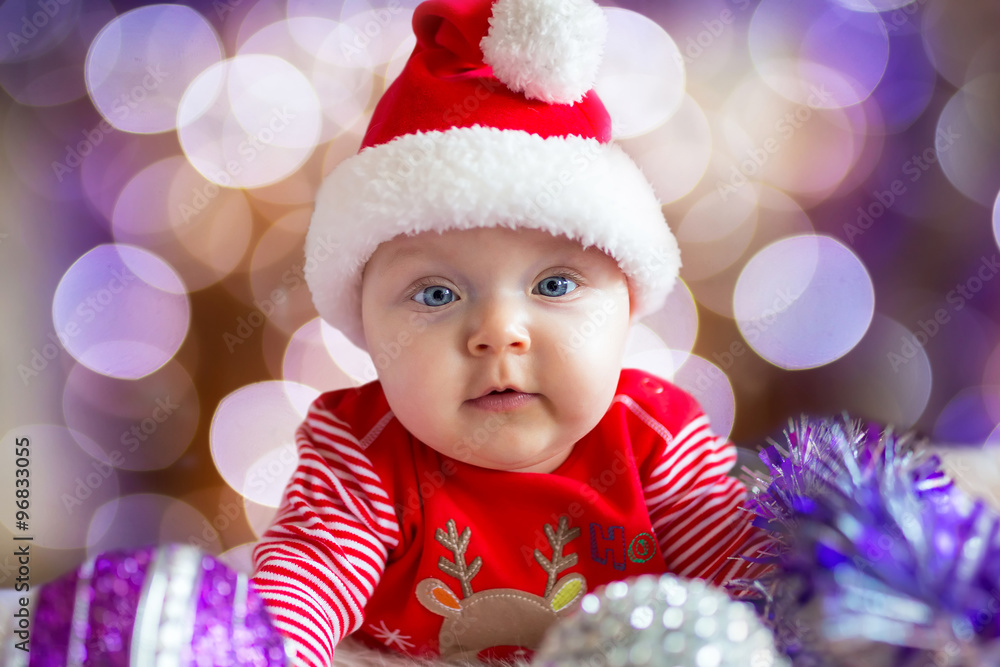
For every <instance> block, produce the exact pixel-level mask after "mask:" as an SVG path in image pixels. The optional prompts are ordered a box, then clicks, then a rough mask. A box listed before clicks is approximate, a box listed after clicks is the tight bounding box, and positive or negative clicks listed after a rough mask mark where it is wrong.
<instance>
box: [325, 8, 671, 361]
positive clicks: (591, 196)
mask: <svg viewBox="0 0 1000 667" xmlns="http://www.w3.org/2000/svg"><path fill="white" fill-rule="evenodd" d="M413 29H414V32H415V33H416V37H417V46H416V48H415V49H414V51H413V54H412V55H411V56H410V59H409V60H408V61H407V63H406V66H405V67H404V69H403V71H402V73H401V74H400V75H399V77H398V78H397V79H396V80H395V81H394V82H393V83H392V85H390V86H389V88H388V89H387V90H386V92H385V94H384V95H383V97H382V98H381V100H380V101H379V103H378V105H377V106H376V108H375V112H374V114H373V116H372V119H371V122H370V123H369V126H368V131H367V133H366V134H365V137H364V140H363V142H362V147H361V150H360V151H359V153H358V154H357V155H355V156H353V157H351V158H348V159H347V160H344V161H343V162H341V163H340V164H339V165H338V166H337V167H336V168H335V169H334V170H333V171H332V172H331V173H330V174H329V176H327V177H326V178H325V180H324V181H323V184H322V186H321V188H320V191H319V194H318V195H317V199H316V209H315V212H314V214H313V218H312V222H311V224H310V228H309V232H308V235H307V238H306V256H307V258H308V257H315V256H317V255H320V254H323V253H320V252H319V251H320V249H321V248H322V249H323V250H325V254H326V255H327V258H326V259H324V260H323V261H316V262H307V269H306V279H307V282H308V284H309V289H310V290H311V292H312V295H313V301H314V303H315V304H316V308H317V310H318V311H319V314H320V315H321V316H322V317H323V318H324V319H325V320H326V321H327V322H328V323H330V324H331V325H333V326H334V327H336V328H338V329H340V330H341V331H342V332H343V333H344V335H345V336H347V338H348V339H349V340H351V341H352V342H353V343H354V344H355V345H357V346H358V347H360V348H362V349H366V345H365V340H364V332H363V328H362V325H361V274H362V271H363V269H364V266H365V264H366V263H367V262H368V259H369V258H370V257H371V256H372V254H373V253H374V252H375V249H376V248H377V247H378V245H379V244H381V243H384V242H385V241H388V240H390V239H392V238H394V237H396V236H399V235H401V234H409V235H414V234H418V233H421V232H425V231H430V230H435V231H438V232H443V231H446V230H452V229H472V228H478V227H497V226H503V227H509V228H523V229H538V230H542V231H546V232H549V233H550V234H553V235H562V236H566V237H568V238H571V239H574V240H576V241H578V242H580V244H581V245H582V246H584V247H589V246H596V247H598V248H600V249H601V250H603V251H604V252H605V253H607V254H608V255H609V256H611V257H612V258H614V259H615V260H616V261H617V262H618V265H619V266H620V267H621V269H622V272H623V273H624V274H625V276H626V277H627V279H628V281H629V284H630V288H631V292H632V297H633V303H632V310H633V320H636V319H640V318H641V317H643V316H645V315H647V314H649V313H652V312H654V311H656V310H657V309H659V308H660V307H661V306H662V304H663V301H664V299H665V298H666V295H667V293H668V292H669V291H670V289H671V288H672V287H673V284H674V282H675V280H676V277H677V273H678V270H679V268H680V256H679V252H678V249H677V243H676V241H675V239H674V237H673V235H672V234H671V232H670V230H669V228H668V227H667V224H666V221H665V220H664V218H663V213H662V211H661V208H660V204H659V202H658V201H657V199H656V196H655V195H654V193H653V189H652V186H651V185H650V184H649V182H648V180H647V179H646V178H645V177H644V176H643V174H642V172H641V171H640V170H639V168H638V167H637V166H636V165H635V163H634V162H633V161H632V160H631V159H630V158H629V157H628V156H627V155H626V154H625V153H624V152H623V151H622V150H621V149H620V148H619V147H618V146H616V145H615V144H613V143H611V120H610V118H609V116H608V112H607V110H606V109H605V107H604V105H603V104H602V103H601V101H600V99H599V98H598V97H597V94H596V93H595V92H594V91H593V90H592V87H593V82H594V79H595V78H596V74H597V70H598V67H599V66H600V58H601V52H602V49H603V44H604V39H605V35H606V32H607V27H606V20H605V16H604V12H603V10H601V8H600V7H598V6H597V5H596V4H595V3H594V2H593V0H496V1H495V2H494V1H492V0H429V1H428V2H424V3H422V4H421V5H419V6H418V7H417V9H416V11H415V12H414V15H413Z"/></svg>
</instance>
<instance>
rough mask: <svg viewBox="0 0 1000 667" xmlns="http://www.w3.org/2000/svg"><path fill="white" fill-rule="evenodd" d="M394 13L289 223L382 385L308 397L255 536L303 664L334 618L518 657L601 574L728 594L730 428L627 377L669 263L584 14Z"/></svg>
mask: <svg viewBox="0 0 1000 667" xmlns="http://www.w3.org/2000/svg"><path fill="white" fill-rule="evenodd" d="M413 26H414V31H415V33H416V36H417V47H416V49H415V51H414V53H413V55H412V56H411V58H410V60H409V61H408V63H407V65H406V68H405V69H404V71H403V72H402V74H400V76H399V78H398V79H397V80H396V81H395V82H394V83H393V84H392V86H390V88H389V89H388V90H387V91H386V93H385V95H384V96H383V98H382V100H381V101H380V102H379V104H378V106H377V107H376V109H375V112H374V115H373V118H372V121H371V124H370V125H369V129H368V133H367V134H366V136H365V138H364V141H363V143H362V150H361V151H360V152H359V154H358V155H356V156H354V157H352V158H350V159H348V160H345V161H344V162H343V163H341V164H340V165H338V166H337V168H336V169H334V171H333V172H332V173H331V174H330V175H329V176H328V177H327V178H326V180H325V181H324V184H323V186H322V188H321V191H320V193H319V195H318V197H317V203H316V211H315V214H314V217H313V221H312V224H311V226H310V230H309V235H308V237H307V251H308V250H309V249H316V248H320V247H322V248H324V249H326V251H327V254H328V255H329V258H328V259H327V260H325V261H324V262H321V263H319V264H318V265H317V267H316V269H315V270H314V271H312V272H311V273H310V274H309V276H308V278H309V285H310V289H311V291H312V293H313V297H314V301H315V303H316V306H317V309H318V310H319V313H320V315H321V316H323V317H324V318H325V319H326V320H327V321H328V322H330V323H331V324H332V325H334V326H336V327H337V328H339V329H340V330H341V331H343V332H344V334H345V335H346V336H347V337H348V338H350V339H351V340H352V341H354V342H355V344H357V345H358V346H359V347H362V348H364V349H366V350H368V351H369V352H370V353H371V354H372V357H373V360H374V361H375V364H376V367H377V368H378V378H379V379H378V381H375V382H371V383H368V384H365V385H363V386H361V387H357V388H353V389H347V390H341V391H334V392H329V393H326V394H324V395H322V396H321V397H320V398H319V399H317V400H316V402H315V403H314V404H313V406H312V408H311V409H310V411H309V414H308V415H307V417H306V419H305V422H304V423H303V424H302V426H301V427H300V428H299V430H298V431H297V434H296V442H297V446H298V451H299V457H300V458H299V465H298V468H297V470H296V471H295V473H294V475H293V478H292V480H291V481H290V483H289V485H288V487H287V488H286V490H285V494H284V497H283V500H282V503H281V506H280V508H279V510H278V514H277V516H276V518H275V520H274V523H273V525H272V526H271V528H270V529H269V530H268V531H267V533H266V534H265V535H264V536H263V538H262V539H261V542H260V544H259V545H258V546H257V547H256V548H255V550H254V563H255V577H254V581H255V584H256V586H257V588H258V590H259V591H260V593H261V595H262V597H263V598H264V600H265V601H266V603H267V605H268V608H269V609H270V611H271V613H272V615H273V616H274V618H275V620H276V624H277V626H278V627H279V629H280V630H281V631H282V632H283V633H284V634H285V636H286V637H287V639H288V645H289V647H290V649H291V651H292V652H294V654H295V657H294V664H296V665H309V666H312V667H318V666H321V665H330V664H332V661H333V654H334V650H335V647H336V645H337V643H338V642H339V641H340V640H341V639H343V638H344V637H345V636H346V635H348V634H352V633H354V635H355V636H356V637H358V638H360V639H362V640H363V641H365V642H366V643H368V644H370V645H372V646H378V647H382V648H388V649H391V650H395V651H399V652H402V653H405V654H409V655H413V656H439V655H440V656H442V657H445V658H459V659H478V660H490V659H509V658H517V657H527V656H528V655H530V652H531V650H532V649H534V648H537V646H538V644H539V642H540V641H541V638H542V635H543V634H544V632H545V630H546V629H547V628H548V627H549V626H550V625H551V624H552V623H553V622H554V621H555V620H556V619H558V618H559V617H561V616H563V615H565V614H567V613H569V612H571V611H572V610H574V609H575V608H576V607H577V606H578V605H579V602H580V599H581V598H582V597H583V595H585V594H586V593H587V592H588V591H590V590H593V589H594V588H596V587H598V586H600V585H602V584H606V583H608V582H610V581H614V580H619V579H625V578H628V577H633V576H637V575H640V574H646V573H654V574H655V573H662V572H668V571H669V572H674V573H677V574H680V575H682V576H687V577H703V578H706V579H709V580H711V581H712V582H714V583H716V584H721V583H723V582H725V581H727V580H729V579H731V578H733V577H736V576H746V575H748V574H753V568H752V567H751V566H749V565H748V563H747V562H746V561H743V560H740V559H738V558H734V556H735V555H738V554H743V553H745V554H752V553H754V550H755V549H756V548H757V547H758V546H760V545H761V544H762V543H763V539H762V537H761V536H760V535H759V534H758V533H756V531H755V530H754V529H753V528H752V527H751V526H750V525H749V523H748V521H749V516H748V515H747V513H745V512H742V511H741V510H740V509H739V506H740V504H741V503H742V501H743V500H744V496H745V489H744V488H743V486H742V485H741V484H740V483H739V482H738V481H737V480H735V479H733V478H731V477H728V476H727V472H728V471H729V469H730V468H731V467H732V465H733V463H734V461H735V450H734V448H733V446H732V445H731V444H730V443H728V442H727V441H726V440H725V439H724V438H719V437H717V436H716V435H714V434H713V433H712V431H711V429H710V427H709V424H708V420H707V418H706V417H705V415H704V414H703V413H702V411H701V409H700V408H699V407H698V405H697V404H696V402H695V401H694V400H693V399H692V398H691V397H690V396H689V395H687V394H685V393H684V392H683V391H681V390H679V389H678V388H676V387H674V386H672V385H671V384H670V383H668V382H666V381H664V380H662V379H659V378H657V377H654V376H652V375H650V374H648V373H644V372H641V371H638V370H630V369H624V370H623V368H622V362H623V357H624V352H625V343H626V339H627V335H628V331H629V327H630V325H631V324H632V323H633V322H635V321H637V320H638V319H640V318H641V317H643V316H644V315H646V314H649V313H651V312H654V311H655V310H657V309H658V308H659V307H661V305H662V303H663V300H664V298H665V296H666V294H667V292H668V291H669V289H670V288H671V286H672V284H673V282H674V281H675V278H676V275H677V271H678V269H679V256H678V253H677V245H676V242H675V241H674V238H673V236H672V235H671V234H670V231H669V228H668V227H667V225H666V223H665V221H664V220H663V216H662V212H661V209H660V206H659V204H658V202H657V201H656V199H655V196H654V195H653V192H652V188H651V186H650V185H649V183H648V181H647V180H646V179H645V177H644V176H643V175H642V174H641V172H640V171H639V170H638V168H637V167H636V166H635V164H634V163H633V162H632V161H631V160H630V159H629V158H628V157H627V156H626V155H625V154H624V153H623V152H622V151H621V150H620V149H619V148H617V147H616V146H615V145H614V144H612V143H611V142H610V120H609V118H608V114H607V111H606V110H605V109H604V107H603V105H602V104H601V102H600V100H599V99H598V97H597V96H596V95H595V94H594V93H593V91H592V90H591V87H592V81H593V78H594V75H595V73H596V70H597V66H598V64H599V54H600V46H601V43H602V40H603V37H604V31H605V24H604V15H603V12H602V10H601V9H600V8H599V7H597V5H595V4H594V3H593V2H592V1H591V0H551V1H543V0H530V1H529V0H497V1H496V2H492V1H491V0H433V1H431V2H426V3H424V4H422V5H420V6H419V7H418V8H417V10H416V12H415V14H414V18H413ZM595 54H596V55H595ZM539 58H541V59H542V62H541V63H539V62H537V61H538V59H539Z"/></svg>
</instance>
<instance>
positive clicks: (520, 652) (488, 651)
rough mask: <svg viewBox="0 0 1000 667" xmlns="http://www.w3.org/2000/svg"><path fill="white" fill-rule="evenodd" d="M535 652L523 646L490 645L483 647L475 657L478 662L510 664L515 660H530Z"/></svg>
mask: <svg viewBox="0 0 1000 667" xmlns="http://www.w3.org/2000/svg"><path fill="white" fill-rule="evenodd" d="M534 655H535V652H534V651H533V650H532V649H530V648H524V647H523V646H491V647H489V648H484V649H483V650H482V651H480V652H479V653H478V654H476V658H477V659H478V660H479V662H483V663H493V664H498V663H502V664H507V665H512V664H514V663H515V662H517V661H522V662H531V659H532V658H533V657H534Z"/></svg>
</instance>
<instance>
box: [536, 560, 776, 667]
mask: <svg viewBox="0 0 1000 667" xmlns="http://www.w3.org/2000/svg"><path fill="white" fill-rule="evenodd" d="M788 664H789V663H788V660H787V658H786V657H785V656H784V655H783V654H782V653H780V652H779V651H778V650H777V649H776V648H775V646H774V637H773V635H772V634H771V631H770V630H769V629H768V628H766V627H764V625H763V624H762V623H761V622H760V620H759V619H758V618H757V615H756V614H755V613H754V610H753V607H752V606H750V605H749V604H748V603H746V602H737V601H734V600H732V599H731V598H730V597H729V596H728V595H727V594H726V592H725V591H723V590H722V589H720V588H716V587H714V586H711V585H709V584H707V583H705V582H704V581H702V580H699V579H682V578H680V577H675V576H673V575H669V574H663V575H659V576H656V575H643V576H641V577H635V578H633V579H628V580H625V581H616V582H612V583H610V584H608V585H607V586H603V587H601V588H598V589H597V590H596V591H594V592H593V593H589V594H587V595H586V596H585V597H584V598H583V600H581V603H580V609H579V610H577V611H576V612H575V613H573V614H572V615H570V616H568V617H566V618H564V619H562V620H561V621H559V622H558V623H556V624H555V625H554V626H552V628H551V629H550V630H549V631H548V633H547V634H546V636H545V639H544V640H543V642H542V645H541V647H539V649H538V651H537V652H536V653H535V657H534V660H533V661H532V665H533V667H562V666H564V665H565V666H566V667H569V666H570V665H574V666H575V665H590V666H593V667H605V666H606V667H625V666H635V667H639V666H641V665H648V666H649V667H730V666H732V667H736V666H739V667H772V666H773V667H777V666H779V665H780V666H787V665H788Z"/></svg>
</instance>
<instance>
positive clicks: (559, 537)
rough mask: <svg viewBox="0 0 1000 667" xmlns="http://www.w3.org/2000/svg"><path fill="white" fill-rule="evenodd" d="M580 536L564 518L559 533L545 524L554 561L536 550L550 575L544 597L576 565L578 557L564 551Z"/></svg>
mask: <svg viewBox="0 0 1000 667" xmlns="http://www.w3.org/2000/svg"><path fill="white" fill-rule="evenodd" d="M466 530H468V529H466ZM579 536H580V529H579V528H574V529H572V530H570V529H569V519H567V518H566V517H564V516H561V517H559V531H558V532H556V531H553V530H552V526H551V525H549V524H545V537H547V538H548V540H549V544H551V545H552V560H548V559H547V558H546V557H545V556H543V555H542V552H541V551H539V550H538V549H535V560H536V561H538V564H539V565H541V566H542V569H543V570H545V571H546V572H548V573H549V580H548V582H547V583H546V584H545V595H544V596H543V597H548V596H549V593H551V592H552V588H553V587H554V586H555V585H556V578H557V577H558V576H559V573H560V572H562V571H563V570H565V569H566V568H569V567H573V566H574V565H576V561H577V555H576V554H570V555H568V556H563V555H562V550H563V547H564V546H566V545H567V544H568V543H569V542H571V541H572V540H575V539H576V538H578V537H579Z"/></svg>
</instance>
